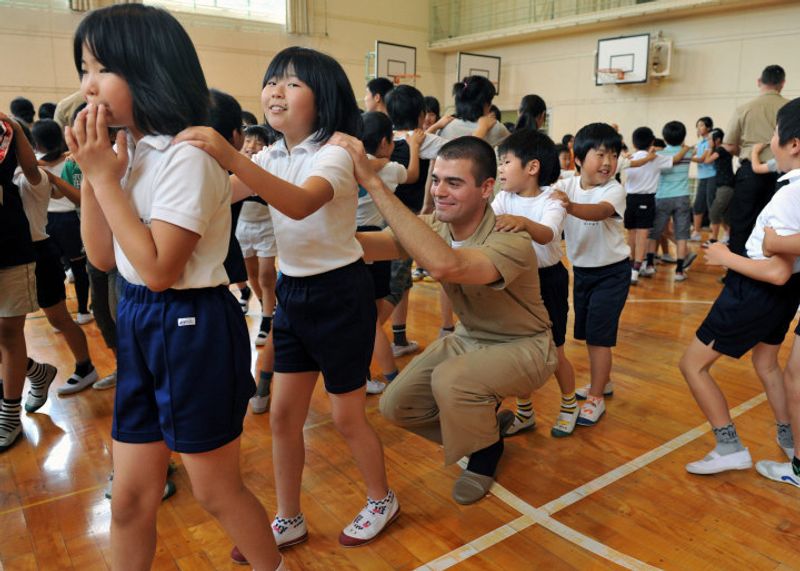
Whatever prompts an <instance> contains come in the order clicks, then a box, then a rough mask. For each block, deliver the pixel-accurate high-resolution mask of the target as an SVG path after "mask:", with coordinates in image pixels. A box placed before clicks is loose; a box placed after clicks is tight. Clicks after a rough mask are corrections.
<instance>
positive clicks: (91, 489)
mask: <svg viewBox="0 0 800 571" xmlns="http://www.w3.org/2000/svg"><path fill="white" fill-rule="evenodd" d="M105 487H106V484H98V485H97V486H90V487H88V488H83V489H82V490H75V491H73V492H68V493H66V494H61V495H60V496H53V497H52V498H44V499H41V500H38V501H35V502H31V503H29V504H24V505H21V506H17V507H14V508H9V509H7V510H3V511H0V516H4V515H8V514H10V513H14V512H19V511H23V510H27V509H29V508H35V507H36V506H41V505H44V504H49V503H51V502H57V501H59V500H64V499H66V498H70V497H72V496H78V495H80V494H85V493H87V492H94V491H96V490H100V489H102V488H105Z"/></svg>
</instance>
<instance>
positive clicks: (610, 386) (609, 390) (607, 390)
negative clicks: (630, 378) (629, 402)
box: [575, 381, 614, 400]
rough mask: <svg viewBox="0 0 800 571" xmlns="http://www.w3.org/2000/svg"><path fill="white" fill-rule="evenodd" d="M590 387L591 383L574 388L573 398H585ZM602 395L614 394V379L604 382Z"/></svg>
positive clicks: (609, 395)
mask: <svg viewBox="0 0 800 571" xmlns="http://www.w3.org/2000/svg"><path fill="white" fill-rule="evenodd" d="M590 388H592V385H586V386H585V387H581V388H579V389H575V398H576V399H578V400H586V397H587V396H589V389H590ZM603 396H604V397H611V396H614V381H608V382H607V383H606V386H605V387H603Z"/></svg>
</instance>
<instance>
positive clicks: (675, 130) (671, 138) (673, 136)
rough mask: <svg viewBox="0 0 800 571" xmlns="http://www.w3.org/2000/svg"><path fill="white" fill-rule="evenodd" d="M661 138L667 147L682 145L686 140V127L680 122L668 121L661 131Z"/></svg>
mask: <svg viewBox="0 0 800 571" xmlns="http://www.w3.org/2000/svg"><path fill="white" fill-rule="evenodd" d="M661 136H662V137H664V140H665V141H666V142H667V144H668V145H672V146H673V147H674V146H677V145H682V144H683V142H684V141H685V140H686V125H684V124H683V123H681V122H680V121H670V122H669V123H667V124H666V125H664V128H663V129H661Z"/></svg>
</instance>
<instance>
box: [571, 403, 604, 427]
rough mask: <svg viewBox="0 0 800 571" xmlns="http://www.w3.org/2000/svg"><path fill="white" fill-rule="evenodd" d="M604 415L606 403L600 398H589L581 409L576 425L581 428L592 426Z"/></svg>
mask: <svg viewBox="0 0 800 571" xmlns="http://www.w3.org/2000/svg"><path fill="white" fill-rule="evenodd" d="M605 413H606V401H605V400H603V399H602V398H597V397H593V396H589V397H587V398H586V402H585V403H583V406H582V407H581V412H580V413H579V414H578V420H577V423H578V424H580V425H581V426H594V425H595V424H597V423H598V421H599V420H600V418H601V417H602V416H603V415H604V414H605Z"/></svg>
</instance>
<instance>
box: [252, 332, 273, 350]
mask: <svg viewBox="0 0 800 571" xmlns="http://www.w3.org/2000/svg"><path fill="white" fill-rule="evenodd" d="M267 337H269V333H267V332H266V331H259V332H258V335H256V340H255V341H254V343H255V346H256V347H263V346H264V345H266V344H267Z"/></svg>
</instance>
